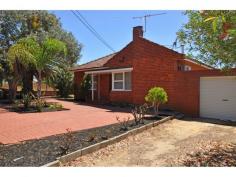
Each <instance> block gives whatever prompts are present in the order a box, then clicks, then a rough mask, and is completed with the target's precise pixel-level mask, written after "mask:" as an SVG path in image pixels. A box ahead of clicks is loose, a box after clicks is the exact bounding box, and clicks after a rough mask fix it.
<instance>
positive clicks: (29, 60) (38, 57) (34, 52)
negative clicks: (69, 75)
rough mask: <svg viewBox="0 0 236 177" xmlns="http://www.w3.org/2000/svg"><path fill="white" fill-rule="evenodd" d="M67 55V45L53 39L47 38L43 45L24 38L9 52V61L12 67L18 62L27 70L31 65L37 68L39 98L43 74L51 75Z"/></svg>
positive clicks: (32, 39) (33, 39)
mask: <svg viewBox="0 0 236 177" xmlns="http://www.w3.org/2000/svg"><path fill="white" fill-rule="evenodd" d="M65 55H66V46H65V44H64V43H63V42H61V41H59V40H57V39H53V38H46V39H45V40H43V41H42V42H41V43H39V42H37V40H36V39H35V38H34V37H27V38H23V39H21V40H19V41H18V42H17V43H16V44H15V45H13V46H12V47H11V48H10V49H9V51H8V59H9V61H10V63H11V65H12V66H13V65H14V64H15V63H16V62H17V61H18V62H20V63H21V64H22V65H23V66H24V67H26V68H27V67H28V66H29V65H30V64H31V65H34V66H35V68H36V71H37V72H36V73H35V77H36V78H37V80H38V84H37V96H38V97H41V85H42V74H43V73H47V74H45V75H50V73H51V72H53V71H54V68H55V67H56V66H58V65H60V64H61V63H62V62H63V60H62V58H63V57H65Z"/></svg>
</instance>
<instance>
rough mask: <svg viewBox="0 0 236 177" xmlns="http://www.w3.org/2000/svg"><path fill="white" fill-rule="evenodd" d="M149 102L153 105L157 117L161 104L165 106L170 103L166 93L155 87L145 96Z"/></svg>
mask: <svg viewBox="0 0 236 177" xmlns="http://www.w3.org/2000/svg"><path fill="white" fill-rule="evenodd" d="M145 100H146V101H147V102H150V103H152V105H153V108H154V112H155V115H156V116H157V115H158V109H159V105H160V104H164V103H166V102H167V101H168V96H167V93H166V91H165V90H164V89H163V88H161V87H153V88H151V89H150V90H149V91H148V94H147V95H146V96H145Z"/></svg>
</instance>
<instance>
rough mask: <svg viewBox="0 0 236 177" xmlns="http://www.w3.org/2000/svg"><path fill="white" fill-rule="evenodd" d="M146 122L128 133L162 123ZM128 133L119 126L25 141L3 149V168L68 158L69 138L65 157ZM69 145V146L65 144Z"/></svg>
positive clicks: (0, 150)
mask: <svg viewBox="0 0 236 177" xmlns="http://www.w3.org/2000/svg"><path fill="white" fill-rule="evenodd" d="M162 118H163V117H159V118H155V119H144V123H143V124H138V125H136V124H135V123H134V121H133V120H130V121H129V122H128V126H127V130H126V131H128V130H132V129H135V128H139V127H142V126H143V125H146V124H148V123H152V122H155V121H158V120H160V119H162ZM126 131H124V130H122V129H121V125H120V124H119V123H116V124H112V125H107V126H103V127H97V128H93V129H87V130H82V131H77V132H68V133H65V134H60V135H54V136H50V137H46V138H42V139H35V140H29V141H24V142H21V143H19V144H13V145H0V166H42V165H44V164H46V163H49V162H51V161H54V160H56V158H58V157H60V156H63V155H65V151H63V148H62V147H63V146H64V145H65V143H68V142H69V140H68V137H70V138H72V141H71V143H70V148H69V149H68V151H67V152H66V153H70V152H73V151H76V150H78V149H82V148H85V147H88V146H90V145H93V144H96V143H98V142H102V141H104V140H106V139H110V138H112V137H115V136H117V135H120V134H123V133H125V132H126ZM66 141H68V142H66Z"/></svg>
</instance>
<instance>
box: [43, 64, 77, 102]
mask: <svg viewBox="0 0 236 177" xmlns="http://www.w3.org/2000/svg"><path fill="white" fill-rule="evenodd" d="M46 82H47V83H48V84H49V85H51V86H53V87H54V88H56V89H58V94H59V96H60V97H62V98H67V97H69V94H71V93H72V91H73V74H72V73H71V72H70V71H69V69H68V68H67V67H61V68H57V69H56V70H55V72H54V74H52V75H51V76H50V78H48V79H47V80H46Z"/></svg>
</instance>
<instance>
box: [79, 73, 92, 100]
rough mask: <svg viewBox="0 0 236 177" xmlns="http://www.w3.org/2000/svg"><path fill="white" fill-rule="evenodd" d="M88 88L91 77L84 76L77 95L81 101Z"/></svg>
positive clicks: (85, 95)
mask: <svg viewBox="0 0 236 177" xmlns="http://www.w3.org/2000/svg"><path fill="white" fill-rule="evenodd" d="M90 88H91V76H90V75H85V76H84V78H83V81H82V82H81V85H80V91H79V95H80V97H81V99H84V100H85V99H86V97H87V96H88V93H89V90H90Z"/></svg>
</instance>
